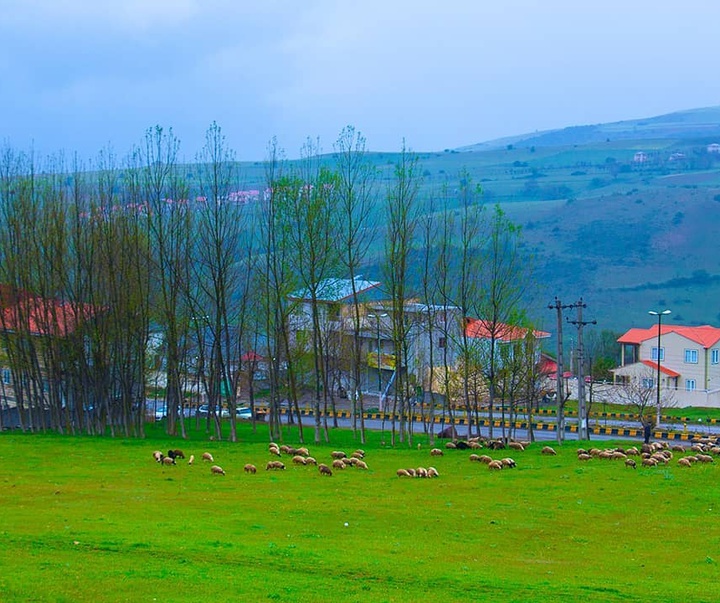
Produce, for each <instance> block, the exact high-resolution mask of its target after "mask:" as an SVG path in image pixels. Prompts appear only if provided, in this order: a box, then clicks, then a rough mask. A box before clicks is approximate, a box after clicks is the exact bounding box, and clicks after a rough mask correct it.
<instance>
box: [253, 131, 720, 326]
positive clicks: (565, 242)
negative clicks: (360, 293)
mask: <svg viewBox="0 0 720 603" xmlns="http://www.w3.org/2000/svg"><path fill="white" fill-rule="evenodd" d="M705 142H706V141H703V140H700V139H681V138H666V139H660V140H611V141H610V142H600V143H593V144H588V145H577V146H574V145H569V146H565V147H557V146H553V147H537V148H536V149H535V151H534V152H533V151H532V150H531V149H530V148H529V147H521V146H517V147H515V148H513V149H506V148H500V149H493V150H487V151H483V152H470V153H468V152H463V153H458V152H439V153H419V154H418V157H419V162H420V169H419V173H421V174H423V177H422V183H421V191H422V194H423V195H424V196H430V195H434V196H436V197H440V196H441V194H442V193H441V191H442V187H443V186H444V185H445V184H448V185H449V190H450V191H451V193H452V191H453V190H454V189H455V187H456V186H457V178H458V173H459V172H460V170H467V171H468V172H469V174H470V175H471V177H472V178H473V181H474V182H475V183H479V184H480V185H481V186H482V188H483V191H484V194H483V197H482V199H483V201H484V202H485V203H487V204H494V203H500V204H501V205H502V206H503V208H504V209H505V211H506V212H507V213H508V215H509V216H510V217H511V218H512V219H514V220H515V221H516V222H517V223H519V224H521V225H522V226H523V228H524V237H525V240H526V251H527V253H528V255H529V256H531V257H532V261H533V265H534V266H535V272H534V276H535V278H534V282H533V283H532V286H531V287H530V291H529V294H528V300H527V306H528V312H529V314H530V316H531V317H532V318H533V319H534V320H536V321H537V322H538V323H539V324H540V326H544V327H545V328H548V327H551V326H552V322H553V316H552V315H551V314H550V313H549V312H547V310H546V306H547V304H548V303H549V302H550V301H551V300H552V299H553V298H554V296H555V295H558V296H559V297H560V298H561V299H563V301H566V300H570V301H575V300H577V299H578V298H579V297H581V296H582V297H583V298H584V299H585V301H586V302H587V303H588V305H589V307H588V313H589V314H591V316H590V317H591V318H596V319H597V320H598V322H599V326H600V327H601V328H606V329H613V330H616V331H621V332H622V331H625V330H626V329H627V328H629V327H631V326H642V325H644V324H651V321H650V322H649V321H648V317H647V310H648V309H652V308H657V307H660V306H662V307H669V308H671V309H672V310H673V316H672V318H671V320H672V322H674V323H676V324H708V323H710V324H718V322H720V314H719V313H718V311H717V308H716V307H715V304H714V301H713V300H715V299H717V298H718V296H720V278H717V279H713V278H710V279H706V280H702V279H701V280H693V278H694V273H695V272H696V271H703V270H704V271H706V272H707V274H708V275H710V277H714V276H718V275H720V269H718V265H717V259H716V257H715V256H716V253H715V247H716V245H715V239H716V224H717V223H718V222H719V221H720V202H718V201H716V200H715V197H716V195H718V194H720V170H719V169H717V167H718V164H715V165H714V166H711V167H710V168H709V169H694V168H692V166H690V165H689V163H683V162H680V163H668V162H666V163H665V165H664V167H663V168H662V169H659V168H655V167H652V166H651V167H647V166H639V165H636V164H633V162H632V158H633V155H634V153H635V152H636V151H638V150H644V151H646V152H650V153H658V154H659V155H658V156H661V157H663V158H667V157H669V155H670V154H671V153H673V152H677V151H680V152H684V153H686V155H687V157H688V158H691V159H692V158H697V157H700V156H702V154H703V152H704V145H705ZM370 159H371V160H372V161H373V162H374V163H375V165H376V166H377V167H378V168H379V170H380V172H381V177H380V179H379V186H380V187H381V190H380V192H379V198H382V194H383V193H382V187H383V186H384V185H385V184H387V183H389V182H390V181H391V180H392V165H393V161H394V160H395V159H396V155H395V154H392V153H372V154H370ZM609 160H613V161H615V162H616V163H617V164H625V165H626V166H628V167H629V168H630V171H626V172H622V173H617V174H615V175H613V174H611V172H610V171H609V170H608V165H609V164H608V161H609ZM244 167H245V168H246V173H247V179H248V188H251V187H262V184H261V180H262V177H263V168H262V164H261V163H254V164H249V163H248V164H245V166H244ZM533 174H534V175H535V176H536V177H535V178H533V177H532V176H533ZM528 182H534V183H535V185H537V186H538V187H539V188H540V190H541V191H544V192H543V195H544V197H534V198H533V197H530V196H529V195H528V191H527V189H526V186H527V183H528ZM560 187H567V189H569V193H568V195H569V196H568V195H563V196H561V198H559V199H555V198H546V197H547V194H549V192H551V191H552V190H555V189H557V190H560ZM562 190H565V189H562ZM566 192H567V191H566ZM364 274H365V275H366V276H368V277H369V278H376V277H379V274H380V271H379V268H378V267H377V266H370V267H367V268H366V269H365V270H364ZM683 278H690V279H691V280H690V281H689V282H682V281H677V280H676V279H683ZM674 279H675V280H674Z"/></svg>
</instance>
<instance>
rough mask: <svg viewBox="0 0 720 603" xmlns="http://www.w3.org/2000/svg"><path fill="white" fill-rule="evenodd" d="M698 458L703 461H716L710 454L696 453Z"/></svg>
mask: <svg viewBox="0 0 720 603" xmlns="http://www.w3.org/2000/svg"><path fill="white" fill-rule="evenodd" d="M695 456H696V457H697V460H698V461H700V462H701V463H714V462H715V459H713V457H711V456H710V455H709V454H696V455H695Z"/></svg>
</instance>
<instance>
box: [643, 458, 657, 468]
mask: <svg viewBox="0 0 720 603" xmlns="http://www.w3.org/2000/svg"><path fill="white" fill-rule="evenodd" d="M657 464H658V462H657V459H654V458H652V457H648V458H646V459H643V460H642V466H643V467H657Z"/></svg>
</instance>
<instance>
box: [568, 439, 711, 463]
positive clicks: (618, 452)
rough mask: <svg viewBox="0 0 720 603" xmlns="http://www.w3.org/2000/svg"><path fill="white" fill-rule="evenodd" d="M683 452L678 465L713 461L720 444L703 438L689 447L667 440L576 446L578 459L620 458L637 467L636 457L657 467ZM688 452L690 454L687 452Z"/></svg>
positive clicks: (641, 461)
mask: <svg viewBox="0 0 720 603" xmlns="http://www.w3.org/2000/svg"><path fill="white" fill-rule="evenodd" d="M676 452H678V453H684V454H685V456H682V457H680V458H679V459H678V460H677V464H678V466H680V467H691V466H692V465H693V464H694V463H714V462H715V459H714V458H713V456H712V455H716V456H717V455H720V446H719V445H718V442H717V441H714V440H710V439H705V441H702V440H701V441H698V442H695V443H693V444H691V445H690V446H689V447H685V446H682V445H681V444H674V445H672V446H670V445H669V444H668V443H667V442H652V443H650V444H643V445H642V447H641V448H640V449H638V448H637V447H636V446H630V447H629V448H619V447H618V448H605V449H602V450H601V449H599V448H590V449H589V450H585V449H583V448H578V451H577V455H578V460H580V461H589V460H591V459H593V458H599V459H609V460H622V461H624V463H625V466H626V467H630V468H632V469H636V468H637V464H638V461H636V460H635V458H633V457H637V458H638V460H639V461H640V464H641V465H642V466H643V467H657V466H658V465H667V464H668V463H669V462H670V461H671V460H672V459H673V457H674V453H676ZM688 453H690V454H688Z"/></svg>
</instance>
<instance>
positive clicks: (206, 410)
mask: <svg viewBox="0 0 720 603" xmlns="http://www.w3.org/2000/svg"><path fill="white" fill-rule="evenodd" d="M215 412H216V413H217V414H218V415H220V417H221V418H222V419H228V418H230V411H229V410H228V409H227V408H224V407H223V408H215ZM209 414H210V405H209V404H201V405H200V406H198V409H197V416H198V417H207V416H208V415H209Z"/></svg>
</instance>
